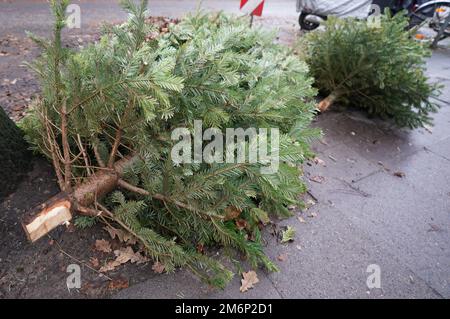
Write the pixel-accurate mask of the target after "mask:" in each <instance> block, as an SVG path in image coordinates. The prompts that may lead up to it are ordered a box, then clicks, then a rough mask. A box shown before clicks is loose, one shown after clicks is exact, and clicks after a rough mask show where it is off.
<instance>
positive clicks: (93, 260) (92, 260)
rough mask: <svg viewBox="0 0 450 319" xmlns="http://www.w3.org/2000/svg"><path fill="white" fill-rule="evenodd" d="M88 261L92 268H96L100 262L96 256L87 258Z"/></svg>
mask: <svg viewBox="0 0 450 319" xmlns="http://www.w3.org/2000/svg"><path fill="white" fill-rule="evenodd" d="M89 263H90V264H91V266H92V267H94V268H98V267H99V266H100V262H99V261H98V258H96V257H91V258H89Z"/></svg>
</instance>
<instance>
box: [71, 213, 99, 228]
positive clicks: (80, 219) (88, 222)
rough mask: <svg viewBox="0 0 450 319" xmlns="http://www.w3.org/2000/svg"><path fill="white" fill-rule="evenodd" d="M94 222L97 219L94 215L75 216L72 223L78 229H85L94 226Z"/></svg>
mask: <svg viewBox="0 0 450 319" xmlns="http://www.w3.org/2000/svg"><path fill="white" fill-rule="evenodd" d="M96 223H97V219H96V218H95V217H88V216H77V217H76V218H75V223H74V224H75V226H76V227H78V228H80V229H85V228H90V227H92V226H94V225H95V224H96Z"/></svg>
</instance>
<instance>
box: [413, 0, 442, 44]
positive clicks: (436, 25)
mask: <svg viewBox="0 0 450 319" xmlns="http://www.w3.org/2000/svg"><path fill="white" fill-rule="evenodd" d="M449 15H450V1H430V2H429V3H428V4H427V3H426V4H424V5H423V6H421V7H419V8H418V9H417V10H416V11H415V12H413V13H411V20H410V27H411V28H414V27H417V26H420V25H422V24H424V23H425V24H428V26H429V27H431V28H432V29H433V30H434V31H435V32H439V30H440V28H441V27H442V25H443V24H444V23H445V20H446V19H447V17H448V16H449ZM444 36H445V37H448V36H450V27H447V29H446V30H444Z"/></svg>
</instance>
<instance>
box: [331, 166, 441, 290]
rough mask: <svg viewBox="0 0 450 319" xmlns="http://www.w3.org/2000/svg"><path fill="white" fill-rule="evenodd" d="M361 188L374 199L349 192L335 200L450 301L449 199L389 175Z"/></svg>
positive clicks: (364, 182) (363, 182) (371, 179)
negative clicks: (352, 195) (431, 193)
mask: <svg viewBox="0 0 450 319" xmlns="http://www.w3.org/2000/svg"><path fill="white" fill-rule="evenodd" d="M422 177H423V176H422ZM356 185H357V186H358V187H359V188H360V189H361V190H362V191H364V192H366V193H367V194H369V197H365V198H361V197H349V196H348V195H345V194H343V195H342V196H341V198H339V199H335V200H334V204H335V205H336V207H337V208H338V209H339V210H340V211H342V212H343V213H344V214H345V216H347V217H348V218H349V219H350V220H351V221H352V222H353V223H354V224H355V225H356V226H357V227H358V228H359V229H361V230H362V231H363V232H364V233H366V234H367V235H369V236H370V237H371V238H372V239H373V240H375V241H377V242H379V243H380V244H382V247H384V248H385V249H386V250H387V251H389V252H390V253H391V254H393V255H394V256H397V258H398V259H399V260H401V261H402V263H403V264H404V265H405V267H408V268H409V269H411V270H412V271H414V272H415V273H416V274H418V275H419V276H421V278H423V279H424V280H426V281H427V282H428V283H429V284H430V285H431V286H432V287H433V288H434V289H435V290H436V291H438V292H439V293H440V294H441V295H443V296H445V297H447V298H448V297H450V281H449V280H450V277H449V266H450V250H449V243H450V205H449V203H450V201H449V199H448V196H439V195H437V194H435V195H433V196H430V192H429V191H425V189H424V188H423V187H422V188H419V187H417V185H411V184H410V183H408V182H406V181H405V180H404V179H400V178H398V177H394V176H392V175H389V174H387V173H385V172H379V173H377V174H375V175H372V176H370V177H368V178H366V179H363V180H361V181H360V182H357V183H356ZM438 187H439V186H437V188H438ZM432 189H433V190H435V188H432ZM439 193H440V192H439Z"/></svg>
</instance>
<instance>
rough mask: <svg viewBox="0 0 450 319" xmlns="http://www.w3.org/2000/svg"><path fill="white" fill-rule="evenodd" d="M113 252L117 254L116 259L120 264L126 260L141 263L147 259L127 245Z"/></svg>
mask: <svg viewBox="0 0 450 319" xmlns="http://www.w3.org/2000/svg"><path fill="white" fill-rule="evenodd" d="M114 254H115V255H116V256H117V258H116V261H117V262H119V263H120V264H125V263H127V262H128V261H129V262H131V263H132V264H135V263H137V264H142V263H144V262H146V261H147V258H146V257H144V256H142V255H141V253H139V252H136V253H135V252H134V251H133V248H131V247H130V246H127V247H126V248H122V249H120V250H115V251H114Z"/></svg>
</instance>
